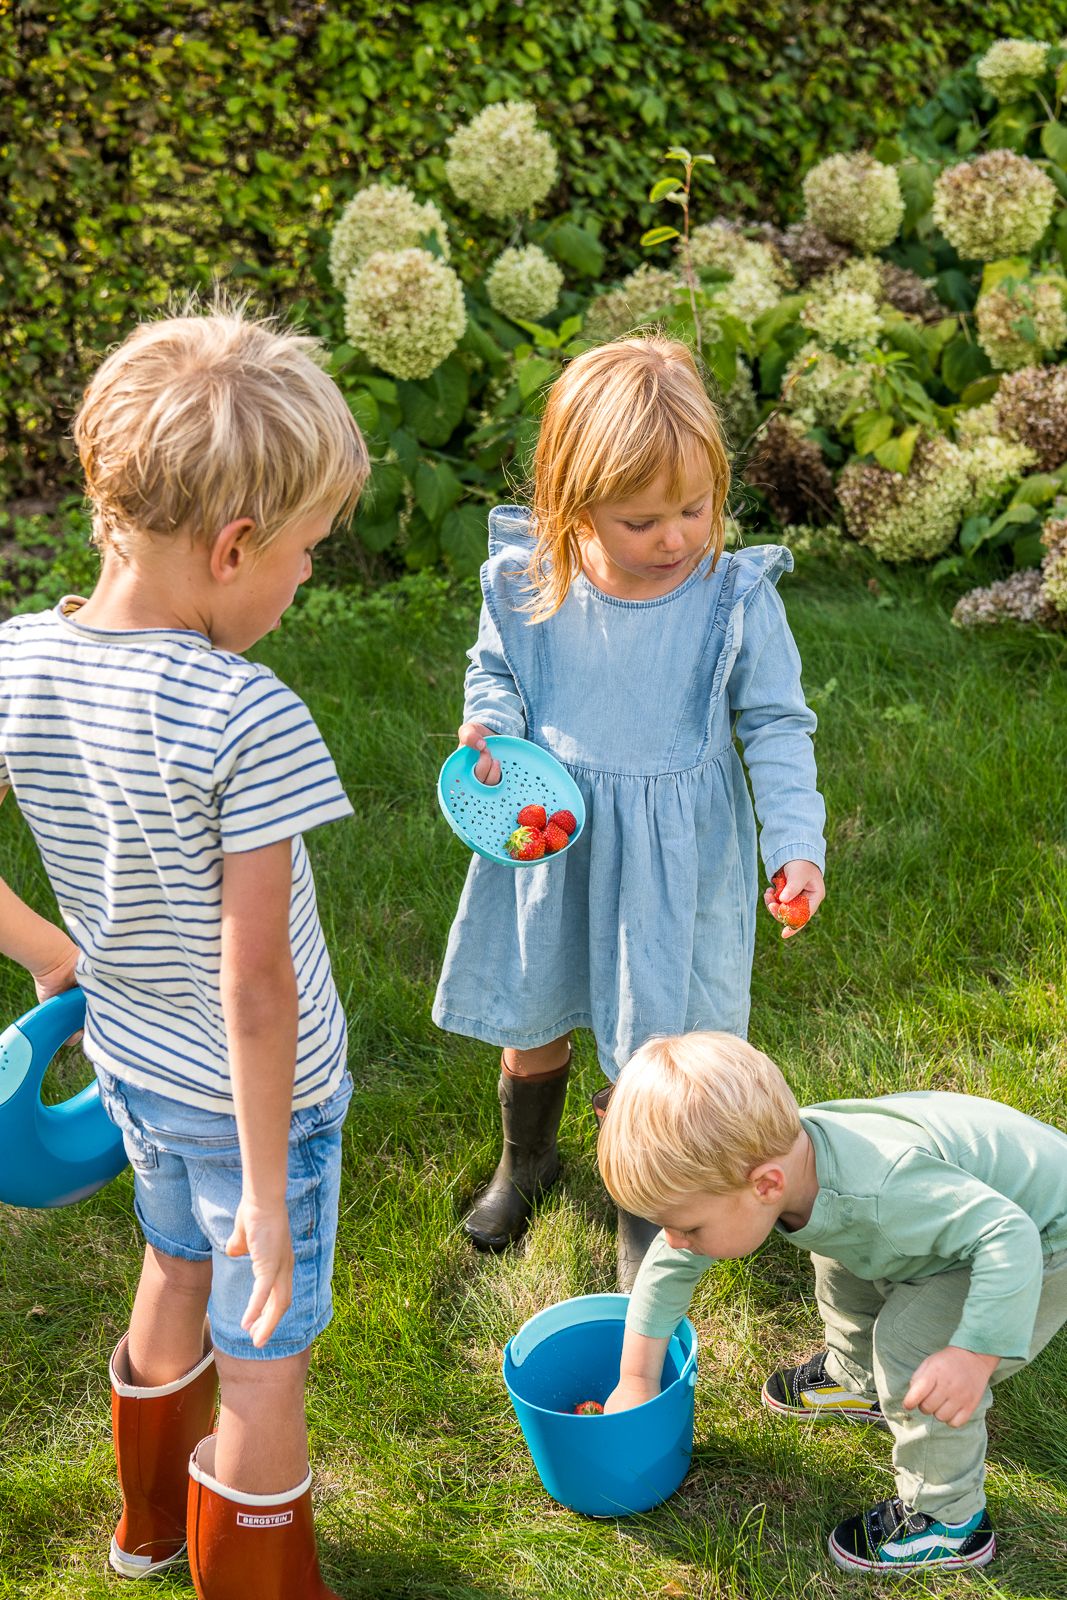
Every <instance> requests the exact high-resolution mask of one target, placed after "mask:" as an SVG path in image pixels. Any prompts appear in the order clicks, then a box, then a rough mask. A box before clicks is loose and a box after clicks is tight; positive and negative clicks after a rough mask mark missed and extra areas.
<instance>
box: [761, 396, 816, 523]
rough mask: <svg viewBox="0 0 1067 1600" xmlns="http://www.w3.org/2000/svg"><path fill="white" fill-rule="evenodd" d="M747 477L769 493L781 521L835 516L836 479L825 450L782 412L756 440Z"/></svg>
mask: <svg viewBox="0 0 1067 1600" xmlns="http://www.w3.org/2000/svg"><path fill="white" fill-rule="evenodd" d="M744 479H745V482H746V483H747V484H749V485H750V486H751V487H752V488H753V489H760V490H762V492H763V493H764V494H765V495H766V496H767V501H768V503H769V505H770V508H771V510H772V511H773V512H774V514H775V516H776V517H777V518H778V521H779V522H783V523H792V522H807V523H822V522H828V521H829V520H830V519H831V518H832V517H833V515H834V512H835V504H834V499H835V497H834V480H833V477H832V476H831V474H830V469H829V467H828V466H827V465H826V462H825V461H824V459H823V454H822V451H821V450H820V449H819V446H818V444H817V443H816V442H815V440H814V439H806V438H805V437H804V434H803V431H802V429H801V428H799V427H798V426H797V425H796V424H795V423H793V422H791V421H790V420H789V418H788V417H784V416H782V415H781V414H779V415H778V416H776V417H772V418H771V420H770V421H769V422H768V424H767V426H766V427H765V428H764V429H763V431H762V433H761V434H760V436H759V438H758V439H757V441H756V443H755V445H754V447H753V450H752V454H751V456H750V457H749V459H748V463H747V465H746V466H745V469H744Z"/></svg>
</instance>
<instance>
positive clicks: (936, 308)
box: [881, 261, 946, 322]
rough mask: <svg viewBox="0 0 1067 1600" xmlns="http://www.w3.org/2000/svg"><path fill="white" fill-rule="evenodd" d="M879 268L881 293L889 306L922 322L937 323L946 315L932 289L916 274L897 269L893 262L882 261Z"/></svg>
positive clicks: (903, 268)
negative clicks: (880, 272) (880, 269)
mask: <svg viewBox="0 0 1067 1600" xmlns="http://www.w3.org/2000/svg"><path fill="white" fill-rule="evenodd" d="M881 268H882V293H883V294H884V295H885V297H886V299H887V300H888V301H889V304H890V305H891V306H895V307H896V308H897V310H898V311H903V312H904V313H905V314H906V315H907V316H909V317H918V318H919V319H920V321H922V322H939V321H940V320H941V318H942V317H943V316H945V315H946V312H945V307H944V306H943V305H942V304H941V302H940V300H939V299H938V298H937V295H936V294H935V293H934V291H933V289H932V288H931V287H930V285H929V284H928V283H927V282H926V280H925V279H924V278H920V277H919V274H918V273H917V272H910V271H909V270H908V268H907V267H898V266H897V264H896V262H894V261H883V262H882V263H881Z"/></svg>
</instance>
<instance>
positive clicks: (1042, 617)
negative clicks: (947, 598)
mask: <svg viewBox="0 0 1067 1600" xmlns="http://www.w3.org/2000/svg"><path fill="white" fill-rule="evenodd" d="M952 620H953V622H954V623H955V624H956V626H957V628H988V627H994V626H996V625H997V624H1001V623H1005V622H1018V623H1023V624H1025V625H1027V626H1030V627H1033V626H1034V625H1037V626H1040V627H1044V628H1063V627H1067V616H1064V615H1063V614H1062V613H1061V612H1059V611H1057V610H1056V608H1055V607H1054V606H1053V605H1051V604H1050V603H1049V601H1048V600H1047V599H1046V598H1045V596H1044V593H1043V582H1042V574H1041V571H1040V569H1039V568H1037V567H1027V568H1026V569H1025V571H1023V572H1013V573H1012V574H1011V576H1010V577H1009V578H1000V579H998V581H997V582H996V583H991V584H989V585H988V586H987V587H986V588H984V589H972V590H971V592H970V593H969V594H965V595H963V596H962V597H961V598H960V599H959V600H957V601H956V605H955V609H954V610H953V612H952Z"/></svg>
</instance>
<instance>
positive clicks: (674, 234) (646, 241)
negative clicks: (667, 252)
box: [641, 228, 679, 250]
mask: <svg viewBox="0 0 1067 1600" xmlns="http://www.w3.org/2000/svg"><path fill="white" fill-rule="evenodd" d="M678 237H679V233H678V229H677V228H649V229H648V230H647V232H645V233H643V234H642V235H641V244H642V245H643V246H644V248H645V249H646V250H651V248H652V246H653V245H656V244H666V243H667V240H668V239H677V238H678Z"/></svg>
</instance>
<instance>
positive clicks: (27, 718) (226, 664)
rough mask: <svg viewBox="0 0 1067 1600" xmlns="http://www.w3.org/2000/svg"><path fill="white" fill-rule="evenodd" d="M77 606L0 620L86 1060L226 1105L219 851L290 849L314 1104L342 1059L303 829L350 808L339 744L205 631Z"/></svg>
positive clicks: (176, 1095)
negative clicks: (84, 615) (93, 623)
mask: <svg viewBox="0 0 1067 1600" xmlns="http://www.w3.org/2000/svg"><path fill="white" fill-rule="evenodd" d="M79 603H80V602H78V601H77V600H74V599H67V600H64V601H61V602H60V604H59V605H58V606H57V607H56V609H55V610H54V611H47V612H42V613H39V614H36V615H32V616H19V617H12V618H11V619H10V620H9V621H7V622H5V623H3V624H2V625H0V785H8V786H10V788H11V789H12V790H13V791H14V794H15V797H16V799H17V801H18V804H19V808H20V810H21V811H22V813H23V815H24V816H25V818H26V820H27V822H28V823H29V825H30V828H31V830H32V832H33V836H34V838H35V840H36V842H37V847H38V849H39V850H40V853H41V858H42V860H43V862H44V865H45V868H46V870H47V872H48V876H49V879H50V880H51V883H52V887H53V889H54V890H55V894H56V899H57V900H58V901H59V907H60V911H61V912H62V915H63V920H64V921H65V923H66V925H67V928H68V930H69V932H70V935H71V937H72V938H73V939H74V941H75V942H76V944H77V945H78V949H79V956H78V964H77V976H78V982H79V983H80V984H81V986H82V988H83V989H84V990H85V995H86V1001H87V1014H86V1026H85V1052H86V1054H87V1055H88V1056H89V1058H90V1060H92V1061H93V1062H95V1063H96V1064H97V1065H98V1066H101V1067H103V1068H105V1069H106V1070H107V1071H108V1072H111V1073H113V1074H114V1075H115V1077H117V1078H122V1079H125V1080H127V1081H128V1082H130V1083H132V1084H135V1085H137V1086H138V1087H140V1088H144V1089H150V1090H154V1091H155V1092H156V1093H157V1094H163V1095H169V1096H170V1097H171V1098H172V1099H176V1100H182V1101H185V1102H186V1103H187V1104H190V1105H196V1106H201V1107H203V1108H204V1109H206V1110H210V1111H224V1112H232V1110H233V1098H232V1094H231V1088H230V1075H229V1065H228V1058H227V1050H226V1030H225V1026H224V1023H223V1017H222V1005H221V1001H220V996H219V958H220V946H221V906H222V863H223V856H224V854H225V853H227V852H230V851H244V850H257V849H260V848H261V847H262V846H264V845H269V844H275V843H277V841H278V840H280V839H292V841H293V884H292V894H291V899H290V912H289V931H290V941H291V946H292V953H293V963H294V966H295V969H296V982H297V992H298V995H299V1026H298V1035H297V1038H298V1043H297V1060H296V1078H295V1083H294V1089H293V1107H294V1109H296V1108H297V1107H300V1106H309V1105H314V1104H315V1103H316V1102H317V1101H319V1100H322V1099H325V1098H326V1096H327V1095H329V1094H332V1093H333V1091H334V1089H335V1088H336V1087H337V1085H338V1083H339V1082H340V1080H341V1076H342V1074H343V1071H344V1065H345V1021H344V1015H343V1013H342V1010H341V1005H340V1001H339V999H338V996H337V990H336V988H335V986H334V981H333V974H332V973H331V970H330V959H329V956H328V954H327V951H326V944H325V940H324V938H323V934H322V928H321V926H320V924H319V917H318V911H317V908H316V903H315V885H314V882H313V880H312V875H311V867H310V864H309V862H308V858H307V852H306V850H305V848H304V844H303V840H302V839H301V837H300V835H301V834H302V833H303V832H305V831H306V830H307V829H308V828H313V827H316V826H318V824H319V823H322V822H328V821H330V820H332V819H333V818H335V817H344V816H349V815H350V814H351V811H352V808H351V806H350V805H349V803H348V799H347V797H346V795H345V793H344V790H343V789H342V788H341V784H340V781H339V779H338V776H337V771H336V768H335V767H334V764H333V760H332V758H331V756H330V753H329V751H328V750H327V748H326V746H325V744H324V743H323V740H322V736H321V734H320V733H319V731H318V729H317V728H316V726H315V724H314V722H313V721H312V719H311V716H310V714H309V712H308V710H307V707H306V706H305V705H304V704H303V702H302V701H301V700H300V699H299V698H298V697H297V695H295V694H294V693H293V692H292V690H291V689H287V688H286V686H285V685H284V684H283V683H281V682H279V680H278V679H277V678H276V677H275V676H274V674H273V673H272V672H270V671H269V670H268V669H267V668H266V667H261V666H255V665H253V664H252V663H251V662H248V661H246V660H245V659H244V657H243V656H238V655H232V654H230V653H229V652H228V651H225V650H216V649H215V648H214V647H213V645H212V644H211V641H210V640H209V639H208V638H207V637H206V636H205V635H203V634H200V633H193V632H186V631H182V630H179V629H174V630H172V629H166V628H153V629H145V630H143V631H140V630H139V631H121V632H118V631H115V632H113V631H109V630H102V629H97V628H91V627H88V626H85V625H83V624H80V623H79V622H78V621H77V620H76V616H77V606H78V605H79ZM16 887H17V886H16Z"/></svg>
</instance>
